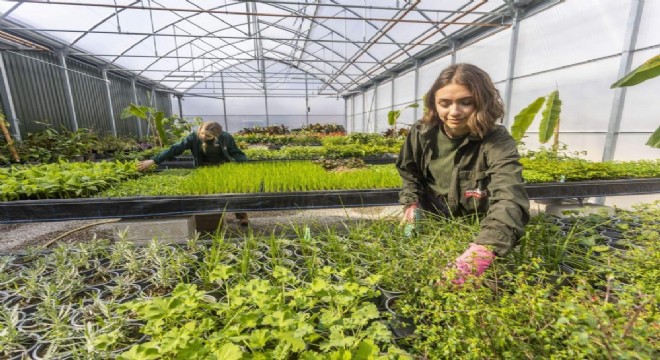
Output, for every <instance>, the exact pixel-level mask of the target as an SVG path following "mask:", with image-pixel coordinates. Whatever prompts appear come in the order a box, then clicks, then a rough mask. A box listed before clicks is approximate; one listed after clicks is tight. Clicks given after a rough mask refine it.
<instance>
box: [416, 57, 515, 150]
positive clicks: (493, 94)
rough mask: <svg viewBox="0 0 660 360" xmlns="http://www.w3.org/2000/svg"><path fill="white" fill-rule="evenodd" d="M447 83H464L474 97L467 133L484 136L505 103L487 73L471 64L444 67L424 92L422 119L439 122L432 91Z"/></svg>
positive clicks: (427, 121)
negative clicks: (429, 87) (473, 109)
mask: <svg viewBox="0 0 660 360" xmlns="http://www.w3.org/2000/svg"><path fill="white" fill-rule="evenodd" d="M450 84H459V85H463V86H465V87H467V88H468V90H470V92H471V93H472V96H473V97H474V103H475V112H474V113H473V114H472V116H470V118H469V119H468V123H467V125H468V127H469V128H470V133H471V134H473V135H476V136H479V137H480V138H482V139H483V138H484V136H486V134H488V133H489V132H490V131H491V130H492V129H493V127H494V126H495V124H496V123H497V122H498V121H499V120H501V119H502V117H503V116H504V103H503V102H502V98H501V97H500V92H499V90H497V88H496V87H495V85H494V84H493V81H492V80H491V79H490V76H489V75H488V74H487V73H486V72H485V71H483V70H481V69H480V68H478V67H477V66H475V65H472V64H456V65H452V66H450V67H448V68H446V69H444V70H443V71H442V72H441V73H440V75H439V76H438V78H437V79H436V80H435V82H434V83H433V86H431V89H429V91H428V92H427V93H426V97H425V98H424V106H425V107H426V112H425V113H424V117H423V118H422V122H424V123H426V124H433V123H436V122H437V123H441V120H440V116H439V115H438V113H437V112H436V104H435V93H436V92H437V91H438V90H440V88H443V87H445V86H447V85H450Z"/></svg>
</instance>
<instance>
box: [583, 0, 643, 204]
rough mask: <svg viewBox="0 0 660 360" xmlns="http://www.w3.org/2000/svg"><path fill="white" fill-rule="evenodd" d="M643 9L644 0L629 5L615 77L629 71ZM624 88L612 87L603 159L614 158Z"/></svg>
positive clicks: (598, 201) (596, 200) (599, 202)
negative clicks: (612, 97) (612, 95)
mask: <svg viewBox="0 0 660 360" xmlns="http://www.w3.org/2000/svg"><path fill="white" fill-rule="evenodd" d="M643 10H644V0H634V1H632V3H631V6H630V13H629V14H628V24H627V26H626V35H625V38H624V39H623V51H622V52H621V61H620V62H619V73H618V76H617V78H619V79H620V78H622V77H624V76H625V75H626V74H627V73H629V72H630V68H631V64H632V57H633V51H634V50H635V42H637V33H638V30H639V23H640V20H641V18H642V12H643ZM626 90H627V89H626V88H625V87H618V88H616V89H614V99H613V100H612V109H611V110H610V122H609V125H608V126H607V134H606V135H605V148H604V149H603V157H602V159H603V161H609V160H613V159H614V152H615V151H616V143H617V141H618V140H619V128H620V127H621V117H622V115H623V105H624V103H625V101H626ZM593 202H594V203H595V204H600V205H602V204H605V197H599V198H595V199H594V201H593Z"/></svg>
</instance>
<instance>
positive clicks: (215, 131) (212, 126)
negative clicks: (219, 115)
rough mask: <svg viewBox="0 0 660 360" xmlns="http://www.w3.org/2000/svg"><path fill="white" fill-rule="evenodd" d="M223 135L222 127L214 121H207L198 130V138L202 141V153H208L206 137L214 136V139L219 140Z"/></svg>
mask: <svg viewBox="0 0 660 360" xmlns="http://www.w3.org/2000/svg"><path fill="white" fill-rule="evenodd" d="M220 134H222V126H221V125H220V124H218V123H217V122H214V121H206V122H204V123H202V125H200V126H199V129H197V137H199V139H200V140H202V151H203V152H205V153H206V141H205V139H204V138H205V137H206V136H208V135H210V136H213V139H214V140H215V139H217V138H218V136H220Z"/></svg>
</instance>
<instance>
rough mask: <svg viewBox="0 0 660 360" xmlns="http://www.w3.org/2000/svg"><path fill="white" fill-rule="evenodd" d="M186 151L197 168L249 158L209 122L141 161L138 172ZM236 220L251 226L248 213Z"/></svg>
mask: <svg viewBox="0 0 660 360" xmlns="http://www.w3.org/2000/svg"><path fill="white" fill-rule="evenodd" d="M185 150H190V151H191V152H192V157H193V165H194V166H195V167H198V166H208V165H219V164H223V163H226V162H234V161H238V162H243V161H247V156H245V154H244V153H243V151H241V149H239V148H238V146H237V145H236V141H235V140H234V138H233V137H232V136H231V135H230V134H229V133H228V132H226V131H222V126H220V124H218V123H217V122H213V121H207V122H204V123H202V124H201V125H200V126H199V129H197V131H196V132H192V133H190V134H189V135H188V136H186V137H185V138H183V139H182V140H181V141H179V142H178V143H176V144H174V145H172V146H170V147H169V148H168V149H166V150H163V151H162V152H160V153H159V154H158V155H156V156H154V157H153V159H151V160H144V161H141V162H140V163H139V164H138V170H139V171H146V170H147V169H149V168H150V167H151V166H153V165H157V164H160V163H161V162H163V161H165V160H167V159H170V158H173V157H175V156H177V155H181V154H182V153H183V152H184V151H185ZM236 218H237V219H238V220H239V223H240V224H241V225H242V226H248V225H249V220H248V216H247V213H236Z"/></svg>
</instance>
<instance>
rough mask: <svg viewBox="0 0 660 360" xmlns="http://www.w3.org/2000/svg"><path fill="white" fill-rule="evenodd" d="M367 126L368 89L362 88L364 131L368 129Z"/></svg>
mask: <svg viewBox="0 0 660 360" xmlns="http://www.w3.org/2000/svg"><path fill="white" fill-rule="evenodd" d="M366 126H367V91H366V89H363V90H362V132H367V131H366Z"/></svg>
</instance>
